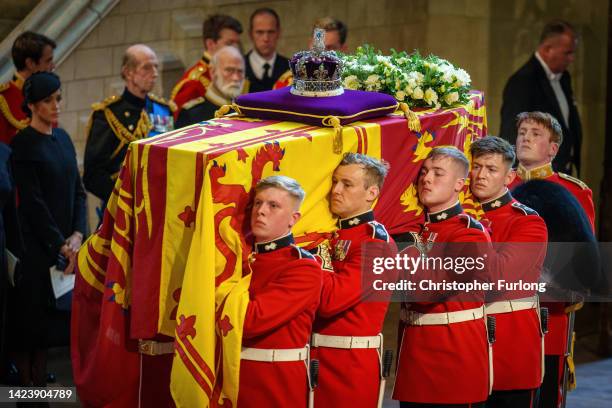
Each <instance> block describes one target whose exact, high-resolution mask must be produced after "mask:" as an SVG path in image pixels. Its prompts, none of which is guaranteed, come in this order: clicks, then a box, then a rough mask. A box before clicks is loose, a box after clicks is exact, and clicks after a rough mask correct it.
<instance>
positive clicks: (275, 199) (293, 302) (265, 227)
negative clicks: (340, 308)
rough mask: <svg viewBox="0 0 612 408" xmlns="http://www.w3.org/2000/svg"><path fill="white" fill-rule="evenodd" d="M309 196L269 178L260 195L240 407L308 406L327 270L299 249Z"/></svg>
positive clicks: (259, 188) (254, 220)
mask: <svg viewBox="0 0 612 408" xmlns="http://www.w3.org/2000/svg"><path fill="white" fill-rule="evenodd" d="M303 199H304V190H302V188H301V187H300V185H299V184H298V183H297V182H296V181H295V180H293V179H291V178H289V177H284V176H270V177H267V178H265V179H263V180H261V181H260V182H259V183H257V187H256V188H255V198H254V200H253V210H252V213H251V228H252V231H253V235H254V236H255V244H254V246H255V247H254V252H253V253H252V254H251V256H250V257H249V266H250V269H251V284H250V287H249V305H248V307H247V311H246V316H245V320H244V329H243V339H242V353H241V363H240V386H239V391H238V406H239V407H240V408H248V407H254V408H259V407H270V408H275V407H277V408H285V407H302V408H305V407H306V406H307V401H308V392H309V384H308V375H307V370H308V360H309V347H308V341H309V339H310V333H311V330H312V322H313V320H314V316H315V312H316V310H317V306H318V305H319V299H320V294H321V268H320V267H319V264H318V263H317V262H316V261H315V259H314V257H313V256H312V255H311V254H310V253H309V252H308V251H305V250H303V249H301V248H299V247H297V246H296V245H295V244H294V241H293V235H292V234H291V228H292V227H293V226H294V225H295V223H296V222H297V221H298V220H299V218H300V215H301V214H300V211H299V210H300V205H301V203H302V201H303Z"/></svg>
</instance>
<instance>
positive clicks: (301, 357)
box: [240, 346, 308, 363]
mask: <svg viewBox="0 0 612 408" xmlns="http://www.w3.org/2000/svg"><path fill="white" fill-rule="evenodd" d="M240 358H241V359H242V360H251V361H268V362H271V363H273V362H278V361H305V360H307V359H308V346H306V347H302V348H297V349H260V348H252V347H243V348H242V351H241V352H240Z"/></svg>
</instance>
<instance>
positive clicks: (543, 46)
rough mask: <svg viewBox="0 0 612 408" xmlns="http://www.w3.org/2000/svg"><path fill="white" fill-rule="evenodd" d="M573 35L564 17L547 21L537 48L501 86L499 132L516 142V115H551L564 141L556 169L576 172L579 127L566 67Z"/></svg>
mask: <svg viewBox="0 0 612 408" xmlns="http://www.w3.org/2000/svg"><path fill="white" fill-rule="evenodd" d="M576 44H577V36H576V32H575V30H574V28H573V27H572V25H571V24H569V23H568V22H566V21H562V20H556V21H551V22H550V23H548V24H547V25H546V26H545V27H544V30H543V31H542V36H541V37H540V45H539V46H538V49H537V51H536V52H535V54H534V55H533V56H532V57H531V59H530V60H529V61H527V63H526V64H525V65H523V66H522V67H521V68H520V69H519V70H518V71H517V72H515V73H514V74H513V75H512V76H511V77H510V79H509V80H508V83H507V84H506V87H505V88H504V95H503V102H502V109H501V129H500V136H501V137H503V138H504V139H506V140H508V141H509V142H510V143H512V144H515V142H516V134H517V128H516V115H518V114H519V113H521V112H530V111H541V112H547V113H550V114H551V115H553V116H554V117H555V118H556V119H557V120H558V121H559V123H560V124H561V126H562V128H563V139H564V143H563V145H561V148H560V149H559V153H557V156H556V157H555V159H554V161H553V167H554V169H555V170H556V171H560V172H563V173H568V174H572V170H573V169H575V170H576V174H577V175H579V174H580V144H581V139H582V127H581V124H580V116H579V115H578V110H577V109H576V105H575V104H574V95H573V92H572V84H571V78H570V74H569V72H568V71H567V67H568V66H569V65H570V64H571V63H572V61H574V53H575V50H576Z"/></svg>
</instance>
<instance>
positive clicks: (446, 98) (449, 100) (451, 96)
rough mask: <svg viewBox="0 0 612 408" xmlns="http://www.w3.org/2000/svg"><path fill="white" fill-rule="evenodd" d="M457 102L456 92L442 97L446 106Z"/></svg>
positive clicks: (457, 95) (457, 94)
mask: <svg viewBox="0 0 612 408" xmlns="http://www.w3.org/2000/svg"><path fill="white" fill-rule="evenodd" d="M458 100H459V93H458V92H451V93H449V94H448V95H445V96H444V102H446V104H447V105H452V104H453V103H455V102H457V101H458Z"/></svg>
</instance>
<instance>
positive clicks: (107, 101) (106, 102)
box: [91, 95, 120, 111]
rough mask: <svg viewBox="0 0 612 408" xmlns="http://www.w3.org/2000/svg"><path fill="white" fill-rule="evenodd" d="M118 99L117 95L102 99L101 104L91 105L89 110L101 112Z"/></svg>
mask: <svg viewBox="0 0 612 408" xmlns="http://www.w3.org/2000/svg"><path fill="white" fill-rule="evenodd" d="M119 99H120V98H119V97H118V96H117V95H112V96H109V97H108V98H106V99H104V100H103V101H102V102H96V103H92V104H91V109H93V110H94V111H99V110H103V109H105V108H106V107H107V106H109V105H112V104H113V103H115V102H117V101H118V100H119Z"/></svg>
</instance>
